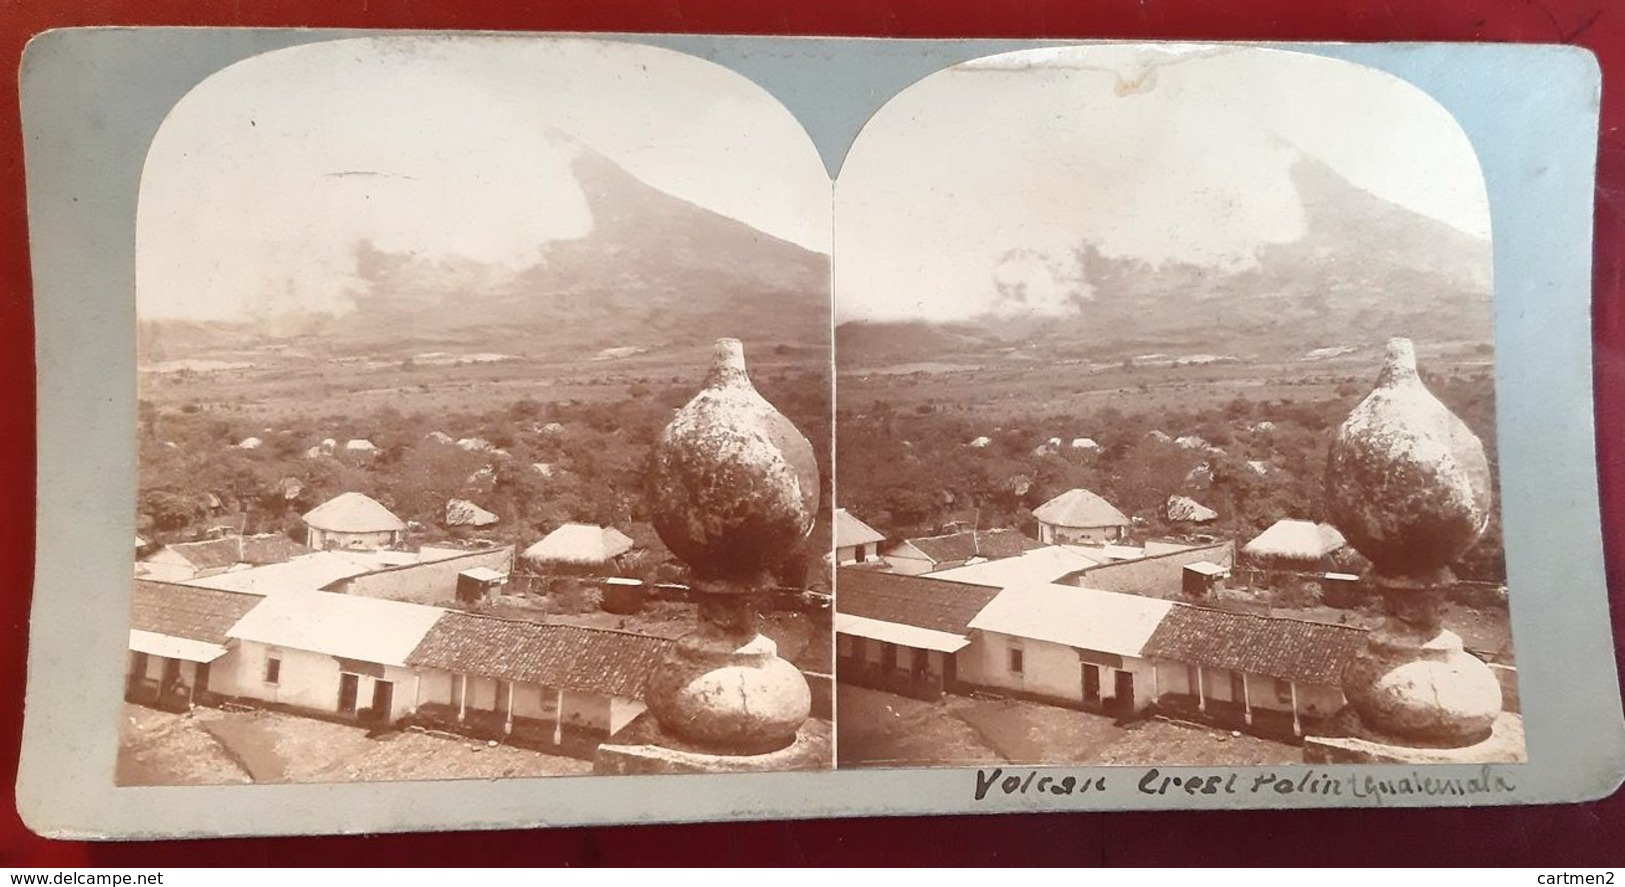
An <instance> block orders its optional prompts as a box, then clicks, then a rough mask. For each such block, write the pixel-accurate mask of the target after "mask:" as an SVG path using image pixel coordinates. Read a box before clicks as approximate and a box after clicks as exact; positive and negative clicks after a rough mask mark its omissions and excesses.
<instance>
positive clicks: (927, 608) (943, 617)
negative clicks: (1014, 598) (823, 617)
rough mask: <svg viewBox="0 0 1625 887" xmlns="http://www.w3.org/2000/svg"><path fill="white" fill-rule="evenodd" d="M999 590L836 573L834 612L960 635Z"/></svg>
mask: <svg viewBox="0 0 1625 887" xmlns="http://www.w3.org/2000/svg"><path fill="white" fill-rule="evenodd" d="M999 591H1000V589H998V588H989V587H985V586H981V585H968V584H966V583H963V582H945V581H943V580H941V579H929V578H926V577H924V576H904V575H902V574H901V573H884V572H880V571H878V570H868V569H863V568H861V567H842V568H839V569H837V570H836V571H835V609H836V610H837V611H839V612H841V613H846V614H849V615H852V616H862V617H864V618H866V619H879V620H881V621H883V622H895V623H897V624H899V625H913V626H915V627H917V628H929V629H931V630H933V631H945V632H949V633H951V634H957V635H965V634H968V633H969V632H970V628H969V625H970V621H971V620H972V619H974V618H976V614H977V613H980V612H982V608H983V607H986V606H987V605H988V602H989V601H991V600H993V598H995V597H997V596H998V594H999Z"/></svg>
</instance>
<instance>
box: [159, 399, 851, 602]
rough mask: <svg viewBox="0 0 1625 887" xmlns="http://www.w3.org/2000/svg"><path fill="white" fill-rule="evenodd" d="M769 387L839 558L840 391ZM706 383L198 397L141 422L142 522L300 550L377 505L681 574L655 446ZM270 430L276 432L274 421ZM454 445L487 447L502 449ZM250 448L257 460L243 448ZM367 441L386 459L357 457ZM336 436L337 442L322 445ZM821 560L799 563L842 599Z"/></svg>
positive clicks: (791, 571) (428, 520) (798, 569)
mask: <svg viewBox="0 0 1625 887" xmlns="http://www.w3.org/2000/svg"><path fill="white" fill-rule="evenodd" d="M756 383H757V387H758V389H759V390H761V392H762V394H763V396H765V397H767V398H768V400H770V401H771V402H773V403H774V404H775V405H776V406H777V407H778V408H779V409H780V410H781V411H782V412H784V413H785V415H786V416H788V417H789V418H790V419H791V421H793V422H794V423H795V424H796V426H797V427H798V428H800V429H801V430H802V431H803V433H804V434H806V436H807V437H808V439H809V440H811V441H812V442H813V445H814V448H815V450H816V451H817V453H818V457H819V460H820V464H821V465H823V466H825V467H824V470H823V472H822V473H823V477H824V485H825V489H824V496H823V499H822V502H823V508H824V517H823V519H822V520H820V521H819V522H818V524H817V528H818V529H817V530H815V532H814V534H813V537H812V538H811V539H810V540H809V543H808V546H807V550H808V551H809V552H816V553H821V552H823V551H826V550H828V545H829V531H828V529H827V528H828V526H829V519H828V509H829V504H828V503H829V501H830V490H829V484H830V480H829V474H830V472H829V470H828V465H829V449H830V447H829V441H830V422H829V385H828V376H827V374H826V373H825V372H823V371H822V370H821V369H813V370H805V369H803V370H781V371H779V372H773V373H760V374H758V375H757V378H756ZM697 388H698V383H697V382H695V381H689V382H685V381H682V380H679V379H676V378H671V379H667V380H661V381H656V380H654V379H650V378H647V377H643V378H640V379H639V380H637V381H634V382H631V383H630V384H626V385H624V386H620V390H619V392H603V393H602V395H601V396H599V397H597V398H593V399H578V398H572V399H568V400H557V401H541V400H537V399H535V398H530V397H524V398H520V399H517V400H514V401H511V402H509V403H507V404H505V405H497V406H492V407H490V408H487V409H483V410H482V409H478V408H477V407H476V408H471V409H467V410H463V411H449V412H439V413H431V412H427V411H413V412H410V413H408V412H403V411H402V410H401V409H399V408H397V407H395V406H392V405H386V406H382V407H379V408H376V409H374V410H372V411H370V412H368V413H364V414H348V415H322V416H317V415H313V414H306V413H301V412H298V411H295V410H290V409H282V410H265V411H260V410H252V409H250V410H244V409H239V408H235V407H234V406H233V405H231V404H224V403H198V402H195V401H188V402H184V403H180V404H173V403H171V404H167V405H163V406H160V405H158V404H157V403H156V402H154V401H152V400H143V401H142V402H141V405H140V411H139V430H138V438H139V451H138V452H139V459H140V472H139V474H140V485H139V491H138V498H137V510H138V512H139V523H140V525H141V527H142V529H143V531H144V532H147V533H149V534H150V535H151V536H152V538H153V539H154V541H157V542H169V541H175V540H179V539H186V538H192V537H195V536H196V535H198V534H200V533H202V532H204V531H205V530H207V529H208V528H210V527H214V526H229V527H231V528H233V529H237V528H239V527H240V528H243V529H245V530H246V531H247V532H250V533H254V532H286V533H290V534H291V535H294V536H295V537H296V538H298V537H299V536H300V535H301V534H300V533H299V527H300V520H299V519H300V515H302V514H304V513H305V512H307V511H309V510H310V509H312V508H314V507H315V506H317V505H319V504H321V503H322V502H324V501H326V500H327V499H329V498H331V497H333V496H335V495H337V494H339V493H343V492H346V491H351V490H354V491H358V492H362V493H365V494H367V495H369V496H372V497H373V498H375V499H377V500H379V501H380V502H382V503H383V504H384V505H385V506H387V507H388V508H390V509H391V510H392V511H394V512H395V513H396V514H397V515H399V516H400V517H401V518H402V519H404V520H407V521H411V522H413V526H412V532H411V538H412V539H413V540H414V541H419V542H425V541H443V540H448V539H458V538H468V537H470V536H479V537H481V538H486V539H491V540H494V541H498V542H504V543H508V542H511V543H516V544H518V545H519V546H521V547H523V546H525V545H528V544H530V543H532V542H534V541H535V540H536V539H538V538H540V537H541V536H543V535H545V534H546V533H547V532H549V531H551V530H553V529H554V528H556V527H558V526H559V525H561V524H563V523H566V522H572V521H576V522H585V523H596V524H602V525H608V526H615V527H618V528H620V529H622V530H623V531H624V532H628V533H629V534H630V535H631V536H632V537H633V538H634V540H636V541H637V542H638V543H639V544H640V546H642V547H644V548H645V549H646V550H647V551H648V552H649V554H648V555H646V556H644V557H643V558H641V559H639V561H638V563H637V565H636V567H637V572H639V573H643V574H647V575H649V576H654V575H656V574H657V573H659V575H660V576H661V578H672V577H673V573H672V570H671V566H672V564H671V563H670V561H669V554H668V553H667V552H665V551H664V549H663V548H661V547H660V545H659V540H658V536H656V534H655V533H654V532H653V531H652V529H651V528H650V527H649V526H648V524H647V523H646V521H647V520H648V508H647V499H646V495H645V489H644V477H645V466H646V463H647V460H648V457H649V452H650V448H651V447H652V445H653V443H654V441H655V439H656V437H657V436H658V434H659V433H660V430H661V429H662V428H663V427H664V426H665V424H666V423H667V422H668V421H670V419H671V415H672V412H673V411H674V410H676V409H677V408H678V407H680V406H681V405H682V404H683V403H684V402H685V401H686V400H687V399H688V398H689V397H691V396H692V395H693V393H694V391H695V390H697ZM267 422H273V423H274V424H271V425H267V424H266V423H267ZM435 432H440V433H441V434H443V435H446V436H448V437H450V438H451V439H452V440H453V441H466V440H470V439H479V440H482V441H484V442H485V445H487V446H488V447H489V449H466V448H464V447H463V446H460V445H459V444H458V443H455V442H454V443H446V442H444V441H442V440H438V439H436V438H435V437H433V436H432V435H433V434H434V433H435ZM249 437H255V438H259V439H260V441H261V442H262V443H261V445H260V446H259V447H257V448H252V449H244V448H242V447H240V446H239V444H240V443H242V442H243V441H244V440H245V439H247V438H249ZM352 439H364V440H367V441H370V442H371V443H372V444H373V445H374V446H375V447H377V450H376V451H375V452H371V453H367V452H350V451H347V450H346V449H345V443H346V442H347V441H349V440H352ZM324 440H332V441H333V442H334V444H335V446H331V447H328V448H325V449H324V447H323V442H324ZM454 498H456V499H467V500H470V501H472V502H474V503H475V504H477V505H478V506H479V507H481V508H484V509H486V510H487V511H490V512H493V513H495V514H496V515H498V517H499V518H500V519H501V520H500V522H499V523H497V524H496V525H494V526H491V527H486V528H481V529H478V530H473V529H471V528H466V527H446V526H444V525H443V521H444V517H445V507H446V502H447V501H448V500H450V499H454ZM817 560H818V558H817V554H805V553H804V554H803V555H801V556H800V557H798V559H797V562H796V563H793V564H787V565H786V567H785V570H784V572H785V574H786V575H787V576H789V575H794V576H800V575H803V574H806V575H807V577H808V579H807V582H808V583H809V584H810V586H811V587H815V588H816V587H822V588H827V587H828V584H827V578H824V577H823V573H824V571H822V570H813V569H810V568H809V564H811V563H816V562H817Z"/></svg>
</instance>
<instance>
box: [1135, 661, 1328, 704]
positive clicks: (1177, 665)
mask: <svg viewBox="0 0 1625 887" xmlns="http://www.w3.org/2000/svg"><path fill="white" fill-rule="evenodd" d="M1231 675H1232V672H1231V671H1230V670H1228V669H1223V668H1204V669H1202V670H1201V679H1202V689H1203V691H1204V692H1205V694H1206V698H1207V699H1208V700H1210V701H1215V702H1226V703H1228V702H1233V703H1235V704H1236V705H1241V704H1242V698H1241V696H1240V695H1239V694H1236V693H1234V692H1233V690H1234V687H1233V685H1232V683H1231ZM1195 677H1196V668H1195V666H1191V665H1187V664H1185V663H1183V662H1166V661H1164V662H1158V663H1157V692H1158V693H1159V694H1161V695H1184V696H1190V697H1192V698H1195V697H1197V695H1198V694H1197V688H1196V682H1195V681H1194V680H1193V678H1195ZM1297 688H1298V712H1299V713H1300V714H1305V715H1316V716H1322V717H1329V716H1331V715H1332V714H1335V713H1336V712H1337V710H1338V709H1340V708H1342V707H1343V691H1342V690H1341V689H1339V688H1338V687H1336V686H1330V685H1326V684H1303V683H1300V684H1298V685H1297ZM1247 696H1248V700H1249V701H1250V702H1251V703H1252V707H1253V708H1254V709H1255V710H1258V709H1264V710H1269V711H1282V712H1290V711H1291V710H1292V698H1291V694H1290V693H1278V692H1277V691H1276V684H1275V679H1274V678H1271V677H1268V676H1265V675H1257V674H1249V675H1247Z"/></svg>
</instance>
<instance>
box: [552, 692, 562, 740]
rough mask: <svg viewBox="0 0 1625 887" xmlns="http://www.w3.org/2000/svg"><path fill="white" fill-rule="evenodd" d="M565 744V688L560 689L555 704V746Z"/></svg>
mask: <svg viewBox="0 0 1625 887" xmlns="http://www.w3.org/2000/svg"><path fill="white" fill-rule="evenodd" d="M563 742H564V688H563V687H560V688H559V693H558V696H557V698H556V699H555V700H554V703H553V744H554V745H559V744H562V743H563Z"/></svg>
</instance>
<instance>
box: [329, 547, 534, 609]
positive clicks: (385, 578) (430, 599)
mask: <svg viewBox="0 0 1625 887" xmlns="http://www.w3.org/2000/svg"><path fill="white" fill-rule="evenodd" d="M446 551H447V554H448V555H449V556H448V557H446V558H444V559H441V560H434V561H429V562H427V563H418V564H411V565H409V566H405V567H393V568H390V569H387V570H380V571H378V572H376V573H368V574H366V575H363V576H356V577H354V578H352V579H346V580H344V581H342V582H339V583H336V584H334V585H332V586H330V587H329V588H330V590H332V591H336V592H341V593H343V594H353V595H359V596H361V597H373V598H384V599H386V600H392V601H410V602H412V603H415V604H431V605H440V606H444V605H447V604H452V603H455V602H456V600H457V574H458V573H461V572H462V571H464V570H469V569H473V568H474V567H489V568H491V569H493V570H496V571H498V572H501V573H507V572H509V571H510V570H511V569H512V567H513V546H511V545H508V546H503V547H501V548H492V549H489V550H486V551H471V552H467V553H460V554H452V551H453V550H452V549H446Z"/></svg>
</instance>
